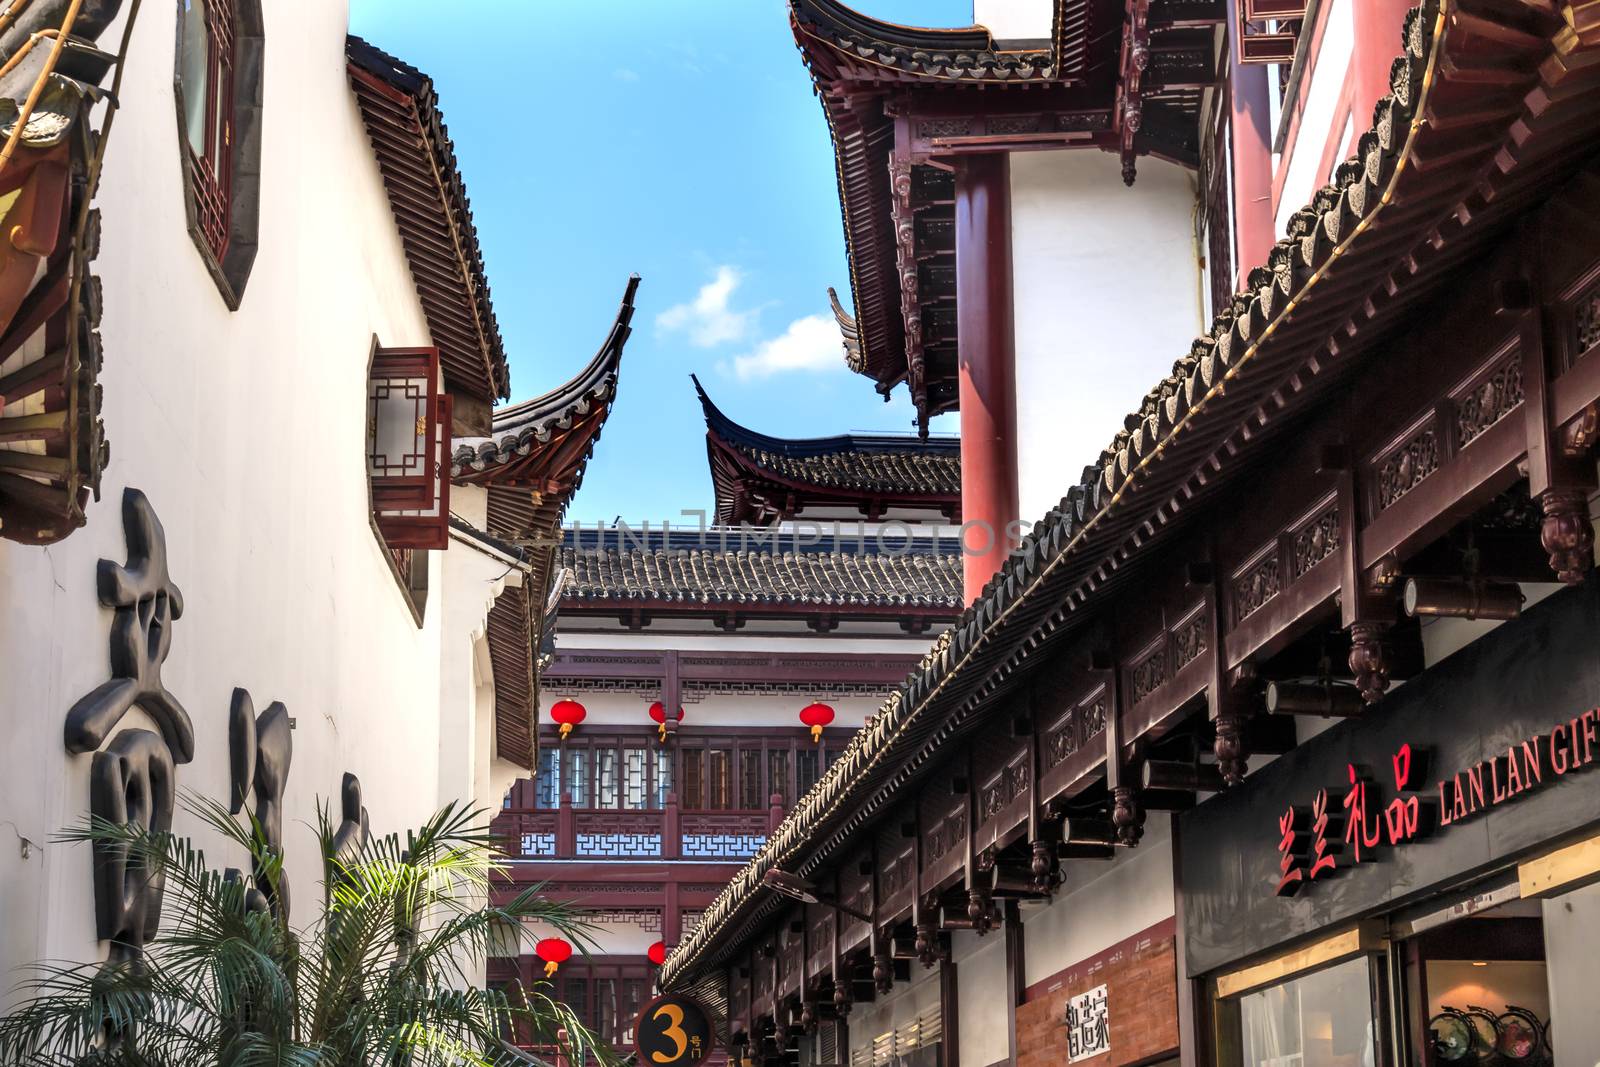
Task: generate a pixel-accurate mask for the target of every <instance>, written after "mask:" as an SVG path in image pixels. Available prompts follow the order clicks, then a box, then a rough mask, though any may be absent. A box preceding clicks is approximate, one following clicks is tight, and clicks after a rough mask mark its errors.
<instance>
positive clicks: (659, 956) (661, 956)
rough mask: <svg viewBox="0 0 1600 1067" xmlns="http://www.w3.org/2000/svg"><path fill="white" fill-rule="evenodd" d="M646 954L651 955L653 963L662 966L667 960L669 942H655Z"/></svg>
mask: <svg viewBox="0 0 1600 1067" xmlns="http://www.w3.org/2000/svg"><path fill="white" fill-rule="evenodd" d="M645 955H646V956H648V957H650V962H651V963H653V964H655V965H656V966H657V967H659V966H661V965H662V964H663V963H666V962H667V943H666V942H665V941H657V942H656V943H655V944H653V945H651V946H650V948H649V950H648V951H646V952H645Z"/></svg>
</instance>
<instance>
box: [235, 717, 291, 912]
mask: <svg viewBox="0 0 1600 1067" xmlns="http://www.w3.org/2000/svg"><path fill="white" fill-rule="evenodd" d="M292 728H293V725H292V723H291V722H290V719H289V709H288V708H286V707H284V706H283V703H282V702H281V701H273V702H272V703H271V704H268V705H267V710H266V711H263V712H262V713H261V714H260V715H259V716H258V715H256V709H255V702H254V701H252V700H251V699H250V694H249V692H248V691H246V690H244V689H235V690H234V691H233V700H232V702H231V703H230V705H229V708H228V752H229V765H230V768H231V772H232V773H231V789H230V794H231V795H230V798H229V810H230V811H232V812H233V814H235V815H237V814H239V813H240V812H241V811H243V810H244V806H245V801H246V800H247V799H248V798H249V797H250V796H251V795H252V793H253V794H254V796H255V802H256V803H255V809H254V810H253V811H252V812H251V817H252V819H253V820H254V824H255V826H256V828H257V830H258V832H259V833H260V834H261V838H262V841H263V843H264V844H265V845H266V847H267V848H268V849H270V850H271V851H272V852H274V853H276V854H278V855H279V856H282V855H283V792H284V789H285V787H286V786H287V785H288V781H289V760H290V758H291V757H292V755H293V753H294V738H293V735H292V734H291V733H290V731H291V729H292ZM251 873H252V877H253V878H254V880H255V888H256V891H257V892H258V893H260V894H261V897H262V900H263V901H264V902H266V903H267V904H268V906H270V907H272V908H273V910H274V911H275V912H276V913H277V914H278V916H279V917H280V918H284V919H287V918H288V917H289V885H288V883H287V882H286V881H283V880H281V879H280V880H279V884H278V885H277V886H276V887H274V886H273V885H272V880H271V878H270V877H269V876H268V875H267V873H266V872H265V871H263V870H260V869H259V865H258V869H257V870H255V871H253V872H251Z"/></svg>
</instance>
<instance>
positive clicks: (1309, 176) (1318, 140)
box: [1273, 0, 1366, 234]
mask: <svg viewBox="0 0 1600 1067" xmlns="http://www.w3.org/2000/svg"><path fill="white" fill-rule="evenodd" d="M1354 12H1355V0H1332V2H1331V5H1330V6H1329V8H1328V14H1327V24H1326V25H1325V27H1324V28H1323V31H1322V45H1321V48H1320V49H1319V51H1318V52H1317V62H1316V65H1315V66H1313V67H1312V68H1311V70H1310V72H1309V76H1308V77H1307V78H1305V80H1304V81H1303V82H1302V83H1301V86H1300V92H1301V95H1302V98H1303V99H1304V100H1305V108H1304V110H1303V111H1302V112H1301V115H1300V131H1299V133H1298V134H1297V135H1296V137H1295V142H1294V144H1293V145H1292V146H1289V151H1288V152H1286V153H1285V154H1284V155H1283V156H1282V157H1281V158H1278V159H1276V160H1275V164H1276V168H1277V170H1278V171H1280V172H1282V171H1284V168H1287V172H1286V174H1285V177H1284V180H1283V191H1282V193H1281V194H1280V195H1279V197H1278V208H1277V213H1276V216H1275V219H1274V222H1275V223H1276V225H1277V232H1278V233H1280V234H1281V233H1283V232H1284V229H1285V227H1287V226H1288V224H1289V216H1291V215H1293V214H1294V213H1295V212H1296V211H1299V210H1300V209H1301V208H1302V207H1305V205H1306V204H1307V203H1308V202H1309V201H1310V200H1311V196H1312V194H1313V193H1315V192H1316V191H1317V190H1318V189H1320V188H1322V187H1323V186H1324V185H1326V184H1327V182H1328V177H1329V174H1328V173H1327V172H1326V171H1325V170H1324V169H1323V167H1322V154H1323V152H1324V151H1325V150H1326V148H1327V146H1328V138H1329V137H1330V136H1331V135H1332V134H1333V133H1334V130H1333V124H1334V123H1335V122H1336V121H1342V116H1339V115H1336V114H1335V110H1336V109H1337V108H1338V104H1339V98H1340V95H1341V93H1342V92H1343V90H1344V80H1345V75H1346V73H1347V72H1348V71H1349V69H1350V60H1351V57H1352V56H1353V55H1354V53H1355V44H1356V37H1355V14H1354ZM1361 121H1362V123H1363V126H1364V124H1365V122H1366V116H1362V118H1361ZM1276 133H1277V131H1276V130H1274V131H1273V134H1274V135H1276ZM1333 162H1334V165H1335V166H1336V165H1338V164H1339V163H1341V162H1343V157H1342V156H1341V155H1336V156H1335V158H1334V161H1333Z"/></svg>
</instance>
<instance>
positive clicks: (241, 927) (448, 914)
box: [0, 796, 620, 1067]
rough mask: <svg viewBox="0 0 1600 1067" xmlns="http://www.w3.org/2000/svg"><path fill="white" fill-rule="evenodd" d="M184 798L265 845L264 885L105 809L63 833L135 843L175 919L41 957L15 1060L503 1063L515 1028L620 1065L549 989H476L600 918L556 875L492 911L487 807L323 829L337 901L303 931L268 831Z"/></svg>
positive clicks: (3, 1023)
mask: <svg viewBox="0 0 1600 1067" xmlns="http://www.w3.org/2000/svg"><path fill="white" fill-rule="evenodd" d="M184 806H185V807H186V808H187V809H188V810H189V811H191V812H192V813H194V814H195V815H196V816H197V817H198V818H199V819H200V820H201V821H202V822H203V823H204V824H205V825H207V826H208V827H209V828H210V829H211V830H212V831H214V832H215V833H217V834H218V835H220V836H221V837H223V838H224V839H226V840H227V841H228V842H230V843H232V844H234V845H238V846H242V847H243V848H245V849H248V850H249V852H250V854H251V856H252V858H253V860H254V865H255V872H256V877H255V878H254V879H251V878H242V877H240V876H239V875H238V873H237V872H233V871H229V872H226V873H221V872H218V871H216V870H215V869H213V868H212V867H210V866H209V865H208V864H207V863H206V858H205V854H204V853H203V852H202V851H200V850H199V849H197V848H196V847H195V846H194V845H193V843H192V842H191V841H190V840H189V839H187V838H184V837H180V836H178V835H176V834H173V833H170V832H157V831H151V830H149V829H147V828H144V827H141V826H135V825H123V824H117V823H111V822H106V821H104V820H99V819H91V820H89V821H88V822H86V823H85V824H84V825H82V826H81V827H77V828H75V829H72V830H70V831H67V832H64V833H63V834H62V835H60V837H61V840H63V841H69V842H86V843H89V844H91V845H93V846H95V847H96V848H97V849H108V848H109V849H122V850H126V853H127V856H128V858H129V861H130V865H131V866H133V867H134V868H135V869H137V870H138V871H140V872H141V873H142V874H144V875H145V876H147V877H158V878H164V879H165V904H164V916H163V923H162V928H161V930H160V932H159V934H158V935H157V937H156V938H155V939H154V940H153V941H152V942H151V943H150V944H148V945H146V946H145V948H144V950H143V952H142V953H137V954H135V953H129V952H122V951H118V950H117V948H116V947H115V946H114V948H113V961H112V962H110V963H108V964H104V965H102V964H79V965H41V966H40V967H38V968H37V969H36V972H35V973H34V974H33V976H32V977H31V978H30V979H28V981H27V982H26V990H25V993H24V999H23V1000H22V1002H21V1003H20V1005H19V1006H18V1008H17V1009H16V1010H15V1011H14V1012H13V1013H12V1014H10V1015H9V1016H7V1017H5V1018H3V1019H0V1064H5V1065H7V1067H9V1065H12V1064H16V1065H22V1064H27V1065H28V1067H67V1065H72V1067H81V1065H86V1064H92V1065H95V1067H501V1065H504V1064H507V1063H510V1062H515V1057H516V1054H515V1053H514V1051H513V1050H512V1049H511V1048H510V1046H509V1045H508V1044H507V1043H506V1041H505V1040H504V1038H505V1036H506V1035H508V1034H509V1033H511V1032H513V1031H515V1032H518V1033H520V1034H522V1035H524V1036H525V1037H531V1039H532V1041H533V1042H534V1043H535V1044H537V1045H545V1046H555V1045H557V1044H558V1034H560V1032H561V1031H565V1035H564V1038H565V1040H564V1047H563V1051H564V1052H565V1053H566V1054H567V1055H568V1056H570V1057H571V1058H572V1060H573V1062H577V1063H584V1062H588V1061H590V1060H595V1061H598V1062H600V1063H601V1064H615V1063H618V1062H620V1061H619V1060H618V1058H617V1057H616V1055H615V1054H614V1053H613V1052H611V1051H610V1050H609V1049H608V1048H606V1047H605V1046H604V1045H603V1044H602V1043H601V1042H599V1041H597V1040H596V1039H595V1037H594V1036H593V1035H592V1034H590V1033H589V1031H588V1030H587V1029H585V1027H584V1026H583V1025H582V1023H581V1022H580V1021H579V1020H578V1019H577V1018H576V1017H575V1016H574V1015H573V1013H572V1011H571V1009H570V1008H568V1007H567V1006H566V1005H565V1004H563V1003H561V1002H560V1001H558V1000H556V999H555V998H554V997H552V996H551V995H550V987H549V986H548V984H546V983H542V982H540V983H535V985H534V986H532V987H531V988H521V987H517V988H513V989H512V990H509V991H506V990H500V989H482V988H477V987H476V986H477V980H476V978H475V976H474V975H473V974H471V973H469V972H470V971H471V970H472V968H473V967H474V966H475V965H478V964H481V961H482V960H483V959H484V958H485V957H486V956H487V955H489V954H491V952H497V953H500V954H504V953H506V952H508V951H509V952H513V953H514V952H515V951H516V948H515V946H513V945H511V944H509V943H508V939H515V941H516V942H518V943H520V940H521V937H522V930H523V924H524V923H525V922H529V921H532V922H537V923H540V924H543V925H545V926H548V927H552V928H554V929H555V930H557V931H558V932H560V933H561V934H562V935H563V936H565V937H567V938H569V939H571V940H573V941H574V942H575V943H577V944H578V945H579V946H583V945H584V944H585V943H586V935H587V933H588V931H589V929H590V928H589V925H588V924H587V923H586V922H584V920H583V919H582V916H581V913H580V912H578V911H577V910H576V909H574V908H573V907H572V906H571V905H569V904H565V903H562V902H558V901H553V900H550V899H548V898H546V897H545V896H543V895H542V893H541V891H540V889H541V887H539V886H533V887H530V888H528V889H526V890H524V891H522V892H520V893H518V894H517V895H516V896H515V897H514V898H513V899H511V900H509V901H507V902H505V903H502V904H493V903H491V902H490V896H489V886H490V879H491V877H492V875H493V873H494V871H495V870H496V869H497V866H498V864H499V861H498V860H497V858H496V853H495V850H494V843H493V839H492V838H491V837H490V836H489V833H488V830H487V827H486V826H484V825H482V817H483V813H482V812H478V811H472V810H469V809H466V808H464V807H462V806H459V805H455V804H452V805H450V806H448V807H446V808H444V809H443V810H441V811H440V812H439V813H438V814H436V815H435V816H433V818H431V819H429V820H428V821H427V822H426V823H425V824H424V825H423V826H422V827H421V828H420V829H417V830H415V831H411V832H408V833H407V834H406V836H405V838H404V840H403V841H402V839H401V838H400V837H399V836H398V835H392V834H391V835H388V836H385V837H374V838H371V839H370V840H362V839H361V838H362V837H363V836H364V835H350V834H348V833H347V834H344V835H339V834H336V832H335V830H334V828H333V826H332V824H331V822H330V820H329V817H328V813H327V811H326V809H322V810H321V811H320V812H319V818H318V835H319V838H320V840H321V845H322V854H323V857H324V863H325V869H324V880H323V889H324V901H323V908H322V909H321V911H320V913H319V914H318V915H317V916H316V918H315V919H314V921H313V922H312V923H311V924H310V925H309V926H306V927H304V928H301V929H296V928H294V927H292V926H291V925H290V924H289V922H288V921H287V919H286V918H285V917H284V916H283V915H282V912H283V911H284V910H286V909H284V908H281V907H278V906H277V905H276V903H275V902H277V901H281V900H283V899H284V884H283V878H284V872H283V864H282V857H281V855H280V854H278V852H276V851H275V850H273V849H271V848H270V847H268V846H267V845H266V843H265V838H264V836H263V834H262V832H261V827H260V825H259V824H257V823H255V821H254V820H253V819H252V820H251V824H250V825H249V826H248V827H246V826H244V825H242V824H240V823H239V822H237V821H235V820H234V819H233V818H232V817H231V816H230V815H229V814H228V812H227V809H226V808H224V807H223V806H222V805H220V804H217V803H215V802H214V801H211V800H208V799H205V798H201V797H194V796H186V797H185V798H184Z"/></svg>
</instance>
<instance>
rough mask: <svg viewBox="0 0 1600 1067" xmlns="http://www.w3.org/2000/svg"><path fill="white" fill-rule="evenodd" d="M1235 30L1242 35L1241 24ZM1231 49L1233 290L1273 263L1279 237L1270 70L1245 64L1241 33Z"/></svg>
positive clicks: (1258, 65) (1229, 61)
mask: <svg viewBox="0 0 1600 1067" xmlns="http://www.w3.org/2000/svg"><path fill="white" fill-rule="evenodd" d="M1230 29H1233V30H1235V31H1237V29H1238V23H1237V22H1232V23H1231V24H1230ZM1233 36H1234V38H1235V40H1233V41H1232V42H1230V46H1229V49H1228V64H1229V66H1228V91H1229V94H1230V96H1229V99H1230V101H1231V104H1232V111H1231V113H1230V122H1229V127H1228V128H1229V132H1230V135H1231V142H1232V148H1233V233H1234V256H1235V260H1234V265H1233V270H1234V277H1233V290H1234V292H1238V291H1240V290H1241V289H1243V288H1244V284H1245V276H1246V275H1248V274H1249V273H1250V272H1251V271H1252V270H1254V269H1255V268H1256V267H1259V266H1262V265H1264V264H1265V263H1266V262H1267V253H1268V252H1271V251H1272V245H1273V243H1274V240H1275V237H1274V234H1273V222H1272V219H1273V215H1272V115H1271V111H1270V97H1269V96H1268V94H1269V93H1271V92H1273V91H1274V90H1273V87H1272V86H1271V85H1270V84H1268V80H1267V75H1268V73H1269V72H1268V69H1267V68H1266V67H1265V66H1263V65H1262V64H1260V63H1241V62H1239V42H1238V40H1237V38H1238V33H1237V32H1235V33H1234V34H1233Z"/></svg>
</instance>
